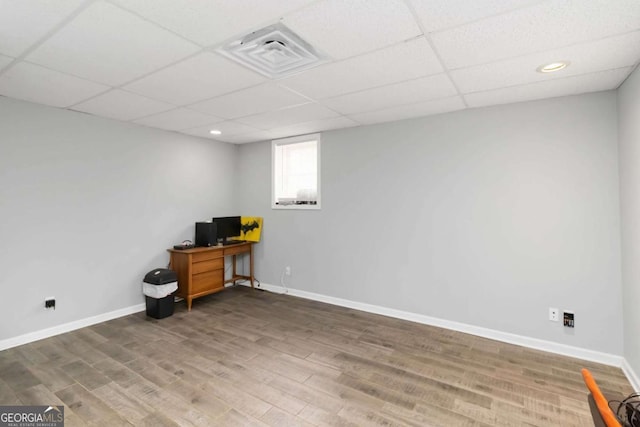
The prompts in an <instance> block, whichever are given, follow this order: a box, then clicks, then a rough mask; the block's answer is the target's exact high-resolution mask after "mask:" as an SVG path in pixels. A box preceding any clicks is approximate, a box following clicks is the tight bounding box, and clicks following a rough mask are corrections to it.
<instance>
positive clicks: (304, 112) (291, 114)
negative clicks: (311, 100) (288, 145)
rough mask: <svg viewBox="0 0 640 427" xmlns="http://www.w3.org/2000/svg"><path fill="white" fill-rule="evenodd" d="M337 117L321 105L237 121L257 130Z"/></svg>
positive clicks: (269, 113) (243, 118)
mask: <svg viewBox="0 0 640 427" xmlns="http://www.w3.org/2000/svg"><path fill="white" fill-rule="evenodd" d="M338 115H339V114H338V113H336V112H335V111H331V110H329V109H328V108H325V107H323V106H322V105H318V104H304V105H300V106H296V107H290V108H285V109H282V110H277V111H270V112H267V113H262V114H257V115H254V116H247V117H242V118H239V119H237V121H239V122H242V123H245V124H247V125H249V126H253V127H255V128H259V129H273V128H278V127H284V126H290V125H294V124H297V123H303V122H309V121H312V120H321V119H326V118H329V117H336V116H338Z"/></svg>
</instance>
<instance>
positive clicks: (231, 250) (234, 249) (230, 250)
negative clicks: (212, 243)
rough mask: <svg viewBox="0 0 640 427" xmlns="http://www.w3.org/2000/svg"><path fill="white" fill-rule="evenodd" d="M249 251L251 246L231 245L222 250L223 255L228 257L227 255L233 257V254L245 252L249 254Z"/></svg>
mask: <svg viewBox="0 0 640 427" xmlns="http://www.w3.org/2000/svg"><path fill="white" fill-rule="evenodd" d="M250 250H251V245H232V246H227V247H226V248H224V254H225V255H227V256H229V255H235V254H242V253H245V252H249V251H250Z"/></svg>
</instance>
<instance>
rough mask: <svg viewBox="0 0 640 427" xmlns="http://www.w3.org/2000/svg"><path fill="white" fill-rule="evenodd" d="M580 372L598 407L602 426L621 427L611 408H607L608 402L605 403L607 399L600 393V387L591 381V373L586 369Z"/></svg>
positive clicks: (594, 381)
mask: <svg viewBox="0 0 640 427" xmlns="http://www.w3.org/2000/svg"><path fill="white" fill-rule="evenodd" d="M581 372H582V378H583V379H584V383H585V384H586V386H587V388H588V389H589V391H590V392H591V396H592V397H593V400H594V401H595V403H596V406H597V407H598V412H600V416H601V417H602V421H604V424H605V425H606V426H607V427H622V424H620V421H618V418H616V415H615V414H614V413H613V411H612V410H611V408H609V402H607V399H606V398H605V397H604V395H603V394H602V392H601V391H600V387H598V384H596V380H594V379H593V375H591V372H589V370H588V369H582V371H581Z"/></svg>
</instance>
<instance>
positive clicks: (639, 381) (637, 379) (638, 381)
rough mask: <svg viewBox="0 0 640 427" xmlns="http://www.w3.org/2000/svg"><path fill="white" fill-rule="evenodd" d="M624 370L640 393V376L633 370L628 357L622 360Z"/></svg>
mask: <svg viewBox="0 0 640 427" xmlns="http://www.w3.org/2000/svg"><path fill="white" fill-rule="evenodd" d="M622 372H624V374H625V375H626V376H627V379H628V380H629V382H630V383H631V386H632V387H633V389H634V390H635V391H636V392H638V393H640V376H638V374H637V373H636V372H635V371H634V370H633V368H632V367H631V365H629V362H627V359H624V360H623V361H622Z"/></svg>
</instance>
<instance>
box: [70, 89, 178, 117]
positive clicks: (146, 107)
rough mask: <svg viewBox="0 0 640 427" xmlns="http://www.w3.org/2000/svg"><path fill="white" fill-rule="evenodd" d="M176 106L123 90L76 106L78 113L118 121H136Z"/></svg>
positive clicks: (117, 90)
mask: <svg viewBox="0 0 640 427" xmlns="http://www.w3.org/2000/svg"><path fill="white" fill-rule="evenodd" d="M174 108H176V107H175V105H171V104H167V103H166V102H160V101H156V100H154V99H149V98H146V97H144V96H140V95H136V94H135V93H130V92H125V91H123V90H119V89H116V90H110V91H109V92H107V93H104V94H102V95H98V96H97V97H95V98H92V99H90V100H88V101H85V102H82V103H80V104H77V105H74V106H73V109H74V110H76V111H84V112H85V113H91V114H95V115H97V116H104V117H109V118H112V119H116V120H125V121H128V120H134V119H137V118H140V117H145V116H149V115H152V114H157V113H160V112H162V111H167V110H172V109H174Z"/></svg>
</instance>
